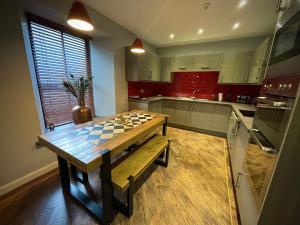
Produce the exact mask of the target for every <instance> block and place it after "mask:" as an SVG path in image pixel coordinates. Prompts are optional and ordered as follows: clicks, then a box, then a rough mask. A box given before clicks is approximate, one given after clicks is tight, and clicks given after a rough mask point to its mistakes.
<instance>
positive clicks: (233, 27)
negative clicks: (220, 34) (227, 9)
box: [232, 22, 240, 30]
mask: <svg viewBox="0 0 300 225" xmlns="http://www.w3.org/2000/svg"><path fill="white" fill-rule="evenodd" d="M239 27H240V23H238V22H236V23H235V24H233V26H232V29H233V30H236V29H238V28H239Z"/></svg>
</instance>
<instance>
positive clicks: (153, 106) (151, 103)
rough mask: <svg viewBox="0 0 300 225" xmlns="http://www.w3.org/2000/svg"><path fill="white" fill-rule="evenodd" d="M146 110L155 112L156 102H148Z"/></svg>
mask: <svg viewBox="0 0 300 225" xmlns="http://www.w3.org/2000/svg"><path fill="white" fill-rule="evenodd" d="M148 111H149V112H154V113H157V102H149V104H148Z"/></svg>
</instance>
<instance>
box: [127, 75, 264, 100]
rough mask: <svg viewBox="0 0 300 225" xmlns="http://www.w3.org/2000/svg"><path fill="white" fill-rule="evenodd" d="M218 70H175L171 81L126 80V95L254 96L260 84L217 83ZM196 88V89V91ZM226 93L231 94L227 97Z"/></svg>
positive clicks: (233, 97) (234, 98) (208, 97)
mask: <svg viewBox="0 0 300 225" xmlns="http://www.w3.org/2000/svg"><path fill="white" fill-rule="evenodd" d="M218 78H219V72H218V71H216V72H176V73H174V79H173V83H161V82H141V81H129V82H128V95H129V96H137V95H138V96H140V97H149V96H156V95H158V94H161V95H163V96H193V92H194V91H195V94H194V96H195V97H197V98H207V99H212V98H213V96H217V93H219V92H223V93H224V94H223V95H224V97H223V99H224V100H225V101H226V100H230V101H236V96H237V95H247V96H251V97H256V96H258V95H259V91H260V87H261V86H260V85H234V84H232V85H227V84H218ZM196 90H197V91H196ZM228 94H229V95H230V96H231V98H230V99H227V96H228Z"/></svg>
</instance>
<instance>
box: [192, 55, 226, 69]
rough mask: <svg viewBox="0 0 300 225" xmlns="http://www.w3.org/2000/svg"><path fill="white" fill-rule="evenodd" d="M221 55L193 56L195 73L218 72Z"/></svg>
mask: <svg viewBox="0 0 300 225" xmlns="http://www.w3.org/2000/svg"><path fill="white" fill-rule="evenodd" d="M221 61H222V55H221V54H209V55H197V56H195V66H194V70H195V71H203V70H204V71H205V70H220V68H221Z"/></svg>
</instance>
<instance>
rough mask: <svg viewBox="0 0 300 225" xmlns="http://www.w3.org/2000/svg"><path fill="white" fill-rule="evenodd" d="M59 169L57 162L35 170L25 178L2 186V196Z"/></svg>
mask: <svg viewBox="0 0 300 225" xmlns="http://www.w3.org/2000/svg"><path fill="white" fill-rule="evenodd" d="M57 167H58V164H57V162H53V163H50V164H49V165H47V166H44V167H42V168H40V169H38V170H35V171H33V172H31V173H29V174H26V175H25V176H23V177H20V178H18V179H16V180H13V181H11V182H9V183H8V184H5V185H2V186H0V196H2V195H4V194H6V193H8V192H11V191H13V190H15V189H16V188H18V187H20V186H22V185H24V184H26V183H28V182H30V181H32V180H34V179H35V178H37V177H40V176H42V175H44V174H46V173H48V172H50V171H51V170H54V169H56V168H57Z"/></svg>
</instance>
